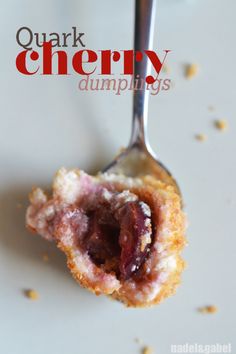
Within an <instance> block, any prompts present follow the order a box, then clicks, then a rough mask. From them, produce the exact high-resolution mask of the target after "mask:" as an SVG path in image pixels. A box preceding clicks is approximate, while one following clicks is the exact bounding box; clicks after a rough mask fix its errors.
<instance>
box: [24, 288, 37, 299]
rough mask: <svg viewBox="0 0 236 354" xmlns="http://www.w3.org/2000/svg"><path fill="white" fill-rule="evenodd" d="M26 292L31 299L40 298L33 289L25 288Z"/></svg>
mask: <svg viewBox="0 0 236 354" xmlns="http://www.w3.org/2000/svg"><path fill="white" fill-rule="evenodd" d="M24 293H25V296H27V297H28V298H29V299H31V300H37V299H38V298H39V294H38V293H37V291H35V290H33V289H28V290H25V291H24Z"/></svg>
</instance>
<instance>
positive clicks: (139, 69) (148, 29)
mask: <svg viewBox="0 0 236 354" xmlns="http://www.w3.org/2000/svg"><path fill="white" fill-rule="evenodd" d="M155 2H156V1H155V0H136V1H135V32H134V33H135V34H134V50H135V51H140V52H143V51H144V50H147V49H148V50H151V49H152V45H153V35H154V19H155ZM150 69H151V65H150V61H148V58H147V56H146V55H143V58H142V60H141V61H135V64H134V77H133V78H134V80H135V79H136V78H137V77H138V78H139V86H138V87H140V84H141V82H143V89H141V90H140V89H139V90H134V91H133V92H134V93H133V123H132V133H131V139H130V145H129V146H130V147H131V146H134V145H137V146H139V147H142V148H147V145H148V142H147V139H146V128H147V114H148V97H149V90H146V89H145V86H146V82H145V79H146V76H148V75H149V74H150ZM137 75H138V76H137Z"/></svg>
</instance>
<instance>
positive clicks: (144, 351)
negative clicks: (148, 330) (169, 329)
mask: <svg viewBox="0 0 236 354" xmlns="http://www.w3.org/2000/svg"><path fill="white" fill-rule="evenodd" d="M142 354H153V349H152V348H151V347H144V348H143V349H142Z"/></svg>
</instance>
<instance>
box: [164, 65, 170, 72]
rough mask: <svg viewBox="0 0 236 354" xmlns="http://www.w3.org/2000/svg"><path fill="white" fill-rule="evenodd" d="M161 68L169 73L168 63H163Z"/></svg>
mask: <svg viewBox="0 0 236 354" xmlns="http://www.w3.org/2000/svg"><path fill="white" fill-rule="evenodd" d="M162 70H163V72H164V73H166V74H169V73H170V67H169V66H168V65H166V64H164V65H163V67H162Z"/></svg>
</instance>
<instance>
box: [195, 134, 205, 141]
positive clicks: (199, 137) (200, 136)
mask: <svg viewBox="0 0 236 354" xmlns="http://www.w3.org/2000/svg"><path fill="white" fill-rule="evenodd" d="M195 138H196V140H198V141H206V140H207V136H206V135H205V134H202V133H201V134H196V135H195Z"/></svg>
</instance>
